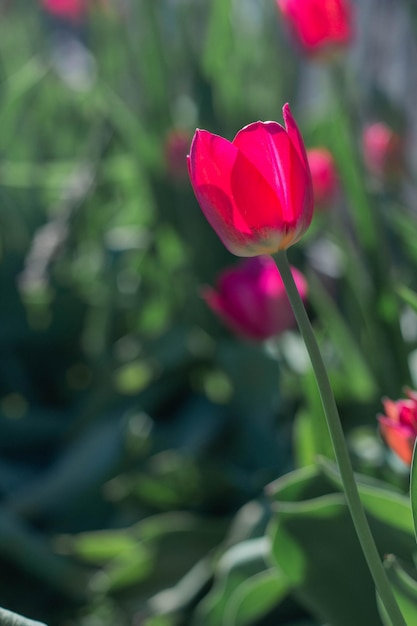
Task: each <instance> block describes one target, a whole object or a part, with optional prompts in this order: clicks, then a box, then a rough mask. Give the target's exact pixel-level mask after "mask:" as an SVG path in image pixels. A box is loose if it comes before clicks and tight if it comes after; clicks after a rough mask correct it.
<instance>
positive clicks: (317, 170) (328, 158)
mask: <svg viewBox="0 0 417 626" xmlns="http://www.w3.org/2000/svg"><path fill="white" fill-rule="evenodd" d="M307 158H308V163H309V165H310V172H311V178H312V181H313V192H314V206H315V207H317V208H327V207H329V206H330V205H331V203H332V202H333V200H334V197H335V194H336V192H337V189H338V186H339V182H338V177H337V172H336V165H335V162H334V159H333V156H332V154H331V152H329V150H327V148H311V149H310V150H307Z"/></svg>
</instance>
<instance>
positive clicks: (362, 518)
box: [276, 250, 407, 626]
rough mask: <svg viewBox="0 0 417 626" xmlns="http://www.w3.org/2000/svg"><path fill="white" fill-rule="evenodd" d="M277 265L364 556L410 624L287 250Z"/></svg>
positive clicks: (397, 622) (388, 604) (397, 617)
mask: <svg viewBox="0 0 417 626" xmlns="http://www.w3.org/2000/svg"><path fill="white" fill-rule="evenodd" d="M276 264H277V267H278V269H279V271H280V274H281V277H282V280H283V282H284V285H285V288H286V291H287V294H288V298H289V300H290V302H291V306H292V308H293V311H294V315H295V318H296V320H297V323H298V326H299V328H300V332H301V334H302V336H303V339H304V342H305V345H306V348H307V351H308V353H309V356H310V360H311V364H312V366H313V370H314V373H315V377H316V381H317V386H318V389H319V392H320V397H321V401H322V404H323V409H324V413H325V416H326V421H327V427H328V429H329V432H330V437H331V440H332V444H333V448H334V452H335V456H336V461H337V465H338V468H339V472H340V477H341V480H342V483H343V489H344V492H345V497H346V501H347V504H348V507H349V510H350V514H351V516H352V521H353V524H354V527H355V529H356V533H357V536H358V539H359V542H360V545H361V547H362V551H363V554H364V557H365V559H366V562H367V564H368V567H369V570H370V572H371V575H372V578H373V580H374V583H375V587H376V589H377V591H378V593H379V596H380V599H381V601H382V604H383V605H384V607H385V610H386V612H387V614H388V616H389V618H390V620H391V622H392V626H407V625H406V622H405V620H404V618H403V616H402V614H401V611H400V609H399V607H398V604H397V601H396V599H395V597H394V594H393V592H392V589H391V585H390V583H389V580H388V578H387V575H386V573H385V569H384V567H383V565H382V562H381V559H380V556H379V554H378V550H377V548H376V545H375V541H374V538H373V536H372V533H371V529H370V527H369V524H368V520H367V518H366V515H365V512H364V510H363V507H362V503H361V500H360V497H359V492H358V488H357V485H356V482H355V476H354V474H353V469H352V464H351V462H350V458H349V452H348V449H347V446H346V442H345V438H344V434H343V428H342V424H341V421H340V417H339V412H338V409H337V406H336V401H335V398H334V394H333V391H332V388H331V385H330V381H329V377H328V374H327V370H326V367H325V365H324V362H323V358H322V356H321V353H320V349H319V346H318V343H317V340H316V337H315V335H314V332H313V329H312V326H311V323H310V320H309V319H308V316H307V313H306V310H305V308H304V304H303V302H302V300H301V297H300V294H299V293H298V290H297V287H296V285H295V282H294V278H293V276H292V273H291V269H290V265H289V263H288V259H287V255H286V251H285V250H282V251H280V252H278V254H277V255H276Z"/></svg>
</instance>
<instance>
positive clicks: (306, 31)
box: [276, 0, 352, 55]
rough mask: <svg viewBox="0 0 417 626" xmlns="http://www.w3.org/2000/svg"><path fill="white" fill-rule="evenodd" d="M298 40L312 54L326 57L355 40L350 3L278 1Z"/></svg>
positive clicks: (341, 1)
mask: <svg viewBox="0 0 417 626" xmlns="http://www.w3.org/2000/svg"><path fill="white" fill-rule="evenodd" d="M276 2H277V5H278V8H279V9H280V11H281V13H282V15H283V16H284V18H285V19H286V21H287V22H288V23H289V25H290V28H291V30H292V31H293V33H294V35H295V37H296V39H297V40H298V42H299V43H300V44H301V46H302V48H303V49H304V50H305V52H306V53H307V54H309V55H323V54H325V55H327V54H328V53H329V51H333V50H335V49H336V50H337V49H339V48H343V47H345V46H346V45H347V44H348V43H349V42H350V41H351V39H352V24H351V21H352V16H351V13H352V9H351V5H350V2H349V1H348V0H276Z"/></svg>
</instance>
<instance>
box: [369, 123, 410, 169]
mask: <svg viewBox="0 0 417 626" xmlns="http://www.w3.org/2000/svg"><path fill="white" fill-rule="evenodd" d="M362 141H363V155H364V160H365V165H366V166H367V168H368V169H369V171H370V172H372V173H373V174H375V176H377V177H379V178H390V177H391V178H395V177H396V176H398V175H399V174H400V173H401V171H402V170H403V165H404V161H403V159H404V146H403V141H402V138H401V137H400V135H398V134H397V133H395V132H394V131H393V130H392V128H390V127H389V126H387V125H386V124H384V123H383V122H376V123H374V124H370V125H369V126H368V127H367V128H366V129H365V130H364V133H363V138H362Z"/></svg>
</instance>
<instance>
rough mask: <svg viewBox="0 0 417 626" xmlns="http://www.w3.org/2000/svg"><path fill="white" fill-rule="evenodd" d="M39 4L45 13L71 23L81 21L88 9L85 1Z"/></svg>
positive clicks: (55, 0) (54, 0) (44, 0)
mask: <svg viewBox="0 0 417 626" xmlns="http://www.w3.org/2000/svg"><path fill="white" fill-rule="evenodd" d="M41 4H42V6H43V8H44V9H45V11H46V12H47V13H50V14H51V15H54V16H56V17H60V18H63V19H68V20H70V21H72V22H79V21H81V20H82V19H83V17H84V15H85V13H86V11H87V8H88V2H87V1H86V0H41Z"/></svg>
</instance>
